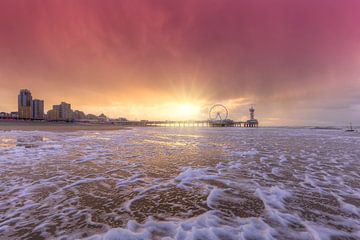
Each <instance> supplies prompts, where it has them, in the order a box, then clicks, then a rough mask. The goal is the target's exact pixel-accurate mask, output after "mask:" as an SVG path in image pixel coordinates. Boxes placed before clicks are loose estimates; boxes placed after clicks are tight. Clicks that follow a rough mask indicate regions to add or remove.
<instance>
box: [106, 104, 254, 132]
mask: <svg viewBox="0 0 360 240" xmlns="http://www.w3.org/2000/svg"><path fill="white" fill-rule="evenodd" d="M249 112H250V120H247V121H233V120H231V119H228V118H227V117H228V114H229V112H228V110H227V108H226V107H225V106H224V105H221V104H215V105H214V106H212V107H211V108H210V110H209V120H200V121H196V120H187V121H149V120H141V121H111V123H113V124H120V125H123V126H139V127H250V128H253V127H258V126H259V122H258V120H257V119H255V117H254V113H255V109H254V107H253V106H251V107H250V108H249Z"/></svg>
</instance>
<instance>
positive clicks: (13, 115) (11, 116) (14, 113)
mask: <svg viewBox="0 0 360 240" xmlns="http://www.w3.org/2000/svg"><path fill="white" fill-rule="evenodd" d="M10 118H12V119H18V118H19V113H18V112H11V113H10Z"/></svg>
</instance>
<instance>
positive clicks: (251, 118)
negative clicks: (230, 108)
mask: <svg viewBox="0 0 360 240" xmlns="http://www.w3.org/2000/svg"><path fill="white" fill-rule="evenodd" d="M249 112H250V120H255V108H254V107H253V106H251V107H250V108H249Z"/></svg>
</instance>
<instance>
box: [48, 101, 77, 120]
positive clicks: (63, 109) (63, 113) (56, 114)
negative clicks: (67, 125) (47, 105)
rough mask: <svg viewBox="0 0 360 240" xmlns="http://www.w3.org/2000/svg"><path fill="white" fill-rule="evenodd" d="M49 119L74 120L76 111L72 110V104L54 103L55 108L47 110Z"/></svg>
mask: <svg viewBox="0 0 360 240" xmlns="http://www.w3.org/2000/svg"><path fill="white" fill-rule="evenodd" d="M47 119H48V120H49V121H73V120H74V112H73V110H71V104H69V103H66V102H61V103H60V104H59V105H53V108H52V109H51V110H49V111H48V112H47Z"/></svg>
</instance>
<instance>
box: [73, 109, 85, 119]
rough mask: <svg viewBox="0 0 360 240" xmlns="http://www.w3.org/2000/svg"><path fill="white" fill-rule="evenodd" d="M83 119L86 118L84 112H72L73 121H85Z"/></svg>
mask: <svg viewBox="0 0 360 240" xmlns="http://www.w3.org/2000/svg"><path fill="white" fill-rule="evenodd" d="M85 118H86V115H85V113H84V112H82V111H79V110H75V111H74V119H75V120H79V119H85Z"/></svg>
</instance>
